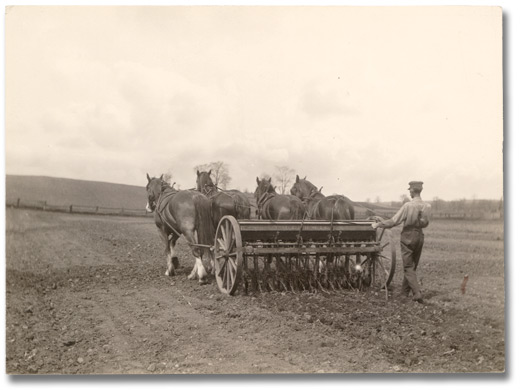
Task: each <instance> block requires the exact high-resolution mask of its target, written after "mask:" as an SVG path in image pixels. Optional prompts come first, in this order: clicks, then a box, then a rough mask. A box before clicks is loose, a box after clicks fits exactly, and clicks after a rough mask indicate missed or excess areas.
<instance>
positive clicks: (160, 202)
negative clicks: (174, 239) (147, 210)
mask: <svg viewBox="0 0 520 390" xmlns="http://www.w3.org/2000/svg"><path fill="white" fill-rule="evenodd" d="M176 194H177V192H176V191H169V192H164V188H163V190H162V192H161V193H160V194H159V198H158V199H157V205H156V206H155V213H156V214H157V216H158V217H159V219H160V220H161V223H162V224H163V225H166V226H168V227H169V228H170V229H171V230H172V231H173V232H174V233H175V234H176V235H177V236H179V237H180V236H181V235H182V234H181V233H179V231H178V230H177V229H175V228H174V227H173V226H172V225H170V224H169V223H168V221H167V220H166V218H164V215H162V214H163V212H164V210H165V209H166V206H168V202H169V201H170V199H171V198H172V197H173V196H174V195H176ZM168 216H169V217H170V218H171V219H172V220H173V221H174V223H175V224H176V223H177V222H176V221H175V218H173V215H171V214H169V215H168Z"/></svg>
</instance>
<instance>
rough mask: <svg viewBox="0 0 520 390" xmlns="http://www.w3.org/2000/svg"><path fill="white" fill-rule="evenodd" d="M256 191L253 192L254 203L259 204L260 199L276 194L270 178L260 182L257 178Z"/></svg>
mask: <svg viewBox="0 0 520 390" xmlns="http://www.w3.org/2000/svg"><path fill="white" fill-rule="evenodd" d="M256 184H257V187H256V190H255V198H256V202H257V203H258V202H260V199H261V198H262V197H263V196H264V195H265V194H267V193H276V191H275V190H274V187H273V185H272V184H271V178H269V179H265V178H264V179H262V180H260V179H259V178H258V177H257V178H256Z"/></svg>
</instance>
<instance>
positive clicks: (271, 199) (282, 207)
mask: <svg viewBox="0 0 520 390" xmlns="http://www.w3.org/2000/svg"><path fill="white" fill-rule="evenodd" d="M146 177H147V179H148V184H147V185H146V191H147V194H148V203H147V205H146V210H147V211H149V212H154V219H155V224H156V226H157V228H158V229H159V233H160V236H161V238H162V240H163V242H164V245H165V255H166V265H167V268H166V273H165V274H166V275H168V276H173V275H175V269H176V268H178V267H179V260H178V257H177V256H176V255H175V244H176V242H177V240H178V239H179V237H180V236H181V235H183V236H184V237H185V239H186V241H187V242H188V245H190V247H191V250H192V254H193V256H194V257H195V264H194V266H193V270H192V271H191V273H190V274H189V276H188V278H189V279H195V278H198V280H199V283H205V281H206V277H207V273H208V272H209V271H211V270H212V269H213V264H212V260H213V255H212V249H211V248H212V245H213V243H214V242H213V240H214V235H215V234H214V232H215V229H216V228H217V226H218V223H219V221H220V219H221V218H222V217H223V216H224V215H232V216H234V217H235V218H237V219H250V217H251V205H250V203H249V199H248V197H247V196H246V195H245V194H243V193H241V192H240V191H237V190H229V191H223V190H220V189H219V188H218V187H217V186H216V185H215V184H214V183H213V181H212V180H211V170H210V171H209V172H199V171H197V189H196V190H195V189H193V190H174V189H173V188H172V187H170V186H169V185H168V184H167V183H166V182H165V181H163V177H162V175H161V177H159V178H155V177H154V178H151V177H150V176H149V175H148V174H146ZM256 183H257V188H256V190H255V192H254V196H255V199H256V206H257V217H258V218H260V219H267V220H302V219H305V218H308V219H319V220H328V221H332V220H334V221H337V220H350V219H354V206H353V202H352V201H351V200H350V199H348V198H347V197H345V196H343V195H330V196H325V195H324V194H322V193H321V189H319V190H318V188H317V187H316V186H315V185H314V184H312V183H311V182H310V181H308V180H307V179H306V177H304V178H303V179H301V178H300V177H299V176H298V175H297V176H296V182H295V183H294V185H293V186H292V188H291V194H290V195H282V194H278V193H277V192H276V190H275V188H274V187H273V185H272V184H271V179H270V178H269V179H261V180H260V179H259V178H258V177H257V178H256Z"/></svg>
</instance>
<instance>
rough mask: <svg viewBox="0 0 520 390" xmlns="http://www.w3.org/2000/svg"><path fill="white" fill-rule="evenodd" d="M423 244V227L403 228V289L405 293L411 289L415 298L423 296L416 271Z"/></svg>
mask: <svg viewBox="0 0 520 390" xmlns="http://www.w3.org/2000/svg"><path fill="white" fill-rule="evenodd" d="M423 244H424V234H423V232H422V229H420V228H407V227H404V228H403V231H402V232H401V255H402V257H403V270H404V278H403V284H402V288H401V290H402V293H403V294H404V295H408V294H409V293H410V290H411V291H412V293H413V297H414V299H419V298H422V294H421V289H420V287H419V282H418V281H417V272H416V271H417V266H418V265H419V259H420V258H421V252H422V247H423Z"/></svg>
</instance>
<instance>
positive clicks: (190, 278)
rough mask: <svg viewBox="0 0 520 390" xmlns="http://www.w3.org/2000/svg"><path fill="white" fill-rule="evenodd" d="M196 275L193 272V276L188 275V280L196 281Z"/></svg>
mask: <svg viewBox="0 0 520 390" xmlns="http://www.w3.org/2000/svg"><path fill="white" fill-rule="evenodd" d="M195 277H196V275H195V272H192V273H191V274H189V275H188V280H193V279H195Z"/></svg>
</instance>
